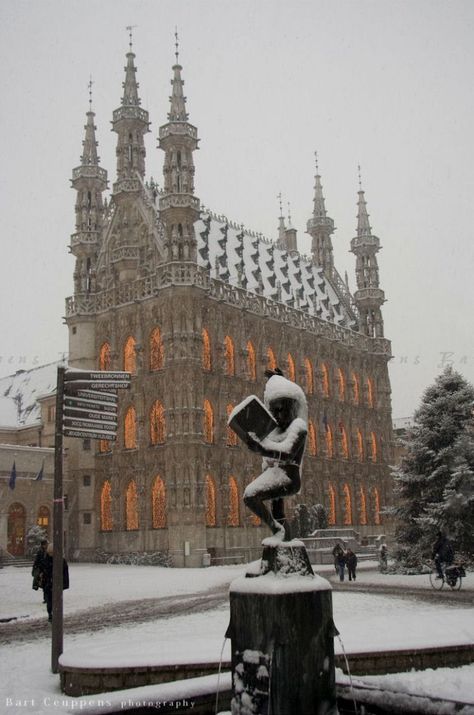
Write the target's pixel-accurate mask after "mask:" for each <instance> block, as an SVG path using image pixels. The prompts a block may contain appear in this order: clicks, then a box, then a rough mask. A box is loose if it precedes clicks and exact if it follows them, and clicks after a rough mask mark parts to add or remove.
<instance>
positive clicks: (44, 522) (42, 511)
mask: <svg viewBox="0 0 474 715" xmlns="http://www.w3.org/2000/svg"><path fill="white" fill-rule="evenodd" d="M49 521H50V514H49V509H48V507H47V506H40V508H39V509H38V518H37V519H36V523H37V524H38V526H41V527H42V528H43V529H46V531H47V532H48V531H49Z"/></svg>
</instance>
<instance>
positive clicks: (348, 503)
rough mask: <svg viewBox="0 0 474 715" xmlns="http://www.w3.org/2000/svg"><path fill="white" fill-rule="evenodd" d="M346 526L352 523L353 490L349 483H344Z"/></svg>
mask: <svg viewBox="0 0 474 715" xmlns="http://www.w3.org/2000/svg"><path fill="white" fill-rule="evenodd" d="M343 493H344V522H343V523H344V526H350V525H351V524H352V499H351V490H350V488H349V485H348V484H344V487H343Z"/></svg>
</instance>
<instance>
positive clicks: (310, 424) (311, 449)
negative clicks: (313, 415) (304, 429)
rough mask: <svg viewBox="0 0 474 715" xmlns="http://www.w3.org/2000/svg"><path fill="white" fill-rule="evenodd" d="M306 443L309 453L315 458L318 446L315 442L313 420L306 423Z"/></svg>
mask: <svg viewBox="0 0 474 715" xmlns="http://www.w3.org/2000/svg"><path fill="white" fill-rule="evenodd" d="M308 442H309V453H310V454H311V455H312V456H313V457H315V456H316V455H317V453H318V445H317V441H316V429H315V427H314V423H313V420H309V422H308Z"/></svg>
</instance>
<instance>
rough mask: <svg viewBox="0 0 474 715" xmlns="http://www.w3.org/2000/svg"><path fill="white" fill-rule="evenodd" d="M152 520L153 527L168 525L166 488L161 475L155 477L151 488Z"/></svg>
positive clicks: (161, 527) (162, 527) (159, 527)
mask: <svg viewBox="0 0 474 715" xmlns="http://www.w3.org/2000/svg"><path fill="white" fill-rule="evenodd" d="M151 520H152V527H153V529H164V528H165V527H166V488H165V483H164V481H163V480H162V478H161V477H159V476H158V477H155V481H154V482H153V486H152V488H151Z"/></svg>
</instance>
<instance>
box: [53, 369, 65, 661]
mask: <svg viewBox="0 0 474 715" xmlns="http://www.w3.org/2000/svg"><path fill="white" fill-rule="evenodd" d="M64 370H65V368H64V367H58V381H57V387H56V430H55V438H54V490H53V526H54V531H53V632H52V638H51V670H52V671H53V673H57V672H58V670H59V656H60V655H61V653H62V652H63V558H64V554H63V550H64V547H63V508H64V495H63V392H64Z"/></svg>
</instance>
